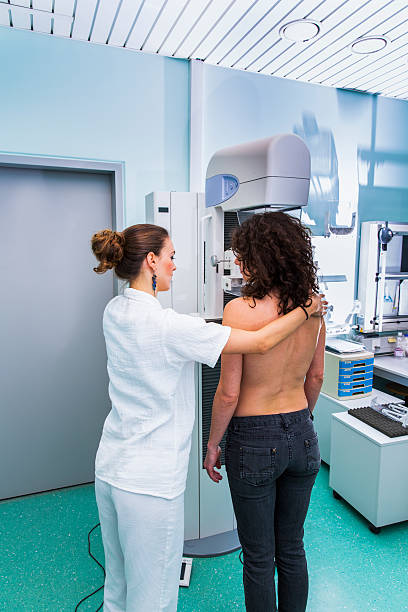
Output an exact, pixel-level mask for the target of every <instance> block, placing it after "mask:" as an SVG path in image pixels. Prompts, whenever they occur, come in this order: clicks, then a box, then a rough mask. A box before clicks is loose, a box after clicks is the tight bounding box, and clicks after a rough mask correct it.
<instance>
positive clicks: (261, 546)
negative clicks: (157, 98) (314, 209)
mask: <svg viewBox="0 0 408 612" xmlns="http://www.w3.org/2000/svg"><path fill="white" fill-rule="evenodd" d="M232 249H233V251H234V253H235V255H236V263H237V264H238V265H239V266H240V269H241V272H242V275H243V277H244V280H245V282H246V284H245V286H244V288H243V296H244V297H242V298H238V299H235V300H233V301H232V302H229V303H228V304H227V306H226V307H225V310H224V319H223V323H224V324H225V325H231V326H233V327H237V326H239V327H241V328H242V329H247V330H256V329H259V328H260V327H262V326H263V325H265V324H266V323H267V322H269V321H272V320H273V319H276V318H277V317H279V316H281V315H283V314H285V313H286V312H288V311H290V310H291V309H292V308H295V307H296V306H298V305H301V304H304V303H306V302H307V299H308V296H309V295H310V294H311V293H313V292H316V291H317V281H316V268H315V265H314V263H313V257H312V246H311V240H310V235H309V233H308V230H307V229H306V228H305V227H303V226H302V224H301V223H300V221H298V220H297V219H295V218H293V217H291V216H289V215H286V214H284V213H281V212H275V213H273V212H272V213H264V214H254V215H253V216H252V217H250V218H249V219H248V220H247V221H245V222H244V223H243V224H242V225H241V226H240V227H239V228H237V229H236V230H235V232H234V234H233V238H232ZM324 346H325V328H324V322H323V321H322V319H321V318H320V317H310V318H309V319H308V320H307V321H305V323H304V324H303V325H302V326H301V327H299V328H298V329H297V330H296V331H295V332H294V333H293V334H292V335H291V336H289V337H288V338H287V339H286V340H283V341H282V342H281V343H280V344H278V345H277V346H276V347H275V348H273V349H272V350H270V351H268V352H267V353H265V354H263V355H232V354H231V355H223V356H222V361H221V377H220V382H219V385H218V388H217V392H216V394H215V397H214V404H213V413H212V423H211V432H210V438H209V441H208V451H207V456H206V459H205V463H204V467H205V468H206V469H207V472H208V475H209V476H210V478H211V479H212V480H214V482H218V481H219V480H221V478H222V476H221V474H220V473H219V472H218V471H217V470H216V469H214V468H215V467H217V468H220V467H221V466H220V460H219V456H220V447H219V443H220V440H221V439H222V436H223V435H224V433H225V430H226V428H227V427H228V434H227V446H226V469H227V475H228V481H229V486H230V489H231V496H232V501H233V506H234V511H235V516H236V519H237V526H238V534H239V539H240V542H241V546H242V550H243V553H244V555H243V557H244V570H243V581H244V591H245V604H246V610H247V611H248V612H270V611H276V610H277V603H276V594H275V580H274V575H275V563H276V567H277V574H278V607H279V612H304V610H305V609H306V602H307V596H308V573H307V564H306V557H305V551H304V547H303V524H304V521H305V518H306V513H307V510H308V506H309V501H310V494H311V491H312V487H313V484H314V482H315V479H316V475H317V472H318V471H319V467H320V454H319V447H318V442H317V437H316V433H315V431H314V428H313V423H312V419H311V414H312V412H313V408H314V406H315V404H316V401H317V398H318V395H319V392H320V388H321V385H322V381H323V367H324Z"/></svg>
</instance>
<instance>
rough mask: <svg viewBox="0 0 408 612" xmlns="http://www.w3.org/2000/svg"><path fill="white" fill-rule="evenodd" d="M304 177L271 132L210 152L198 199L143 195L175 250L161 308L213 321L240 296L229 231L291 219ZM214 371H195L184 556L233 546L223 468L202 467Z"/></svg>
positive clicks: (298, 157) (292, 153)
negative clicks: (260, 218) (283, 215)
mask: <svg viewBox="0 0 408 612" xmlns="http://www.w3.org/2000/svg"><path fill="white" fill-rule="evenodd" d="M309 179H310V155H309V151H308V149H307V147H306V145H305V144H304V142H303V140H302V139H301V138H299V137H298V136H296V135H293V134H279V135H276V136H273V137H271V138H266V139H263V140H259V141H255V142H251V143H246V144H243V145H239V146H236V147H229V148H227V149H223V150H221V151H218V152H217V153H215V155H213V157H212V158H211V160H210V162H209V164H208V169H207V176H206V192H205V194H202V193H186V192H185V193H177V192H153V193H150V194H149V195H147V196H146V220H147V222H150V223H155V224H157V225H161V226H163V227H165V228H166V229H168V231H169V233H170V234H171V237H172V240H173V243H174V245H175V249H176V265H177V271H176V274H175V275H174V280H173V283H172V288H171V290H170V291H169V292H168V293H167V294H160V295H159V299H160V301H161V303H162V305H163V306H164V307H172V308H174V309H175V310H177V311H178V312H184V313H190V314H192V313H195V314H198V315H199V316H202V317H204V318H205V319H206V320H211V321H216V322H219V323H221V320H222V313H223V308H224V305H225V304H226V303H227V302H228V301H229V300H230V299H233V298H234V297H236V296H237V295H240V285H241V282H242V277H241V274H240V272H239V268H238V267H237V266H236V265H235V264H234V263H233V261H234V256H233V253H232V251H231V249H230V240H231V234H232V231H233V229H234V228H235V227H237V226H238V225H239V223H240V222H242V220H244V219H245V218H246V217H247V216H248V215H250V214H254V213H256V212H264V211H265V210H283V211H286V212H290V213H292V212H293V214H296V212H295V211H296V210H297V211H299V210H300V209H301V208H302V207H303V206H306V205H307V200H308V193H309ZM219 373H220V362H218V364H217V365H216V367H215V368H213V369H211V368H208V367H207V366H205V365H197V367H196V420H195V426H194V430H193V439H192V448H191V455H190V465H189V472H188V478H187V489H186V494H185V540H186V542H185V548H184V552H185V554H187V555H190V556H194V555H195V556H206V555H214V554H222V553H224V552H228V551H230V550H233V549H234V548H238V547H239V541H238V537H237V534H236V529H235V528H236V523H235V517H234V512H233V509H232V503H231V498H230V494H229V489H228V483H227V478H226V474H225V469H224V467H223V468H222V469H221V472H222V473H223V476H224V478H223V480H222V481H221V482H220V483H218V484H215V483H214V482H212V481H211V480H210V479H209V478H208V475H207V472H206V471H205V470H204V468H203V461H204V457H205V452H206V445H207V441H208V436H209V430H210V423H211V408H212V401H213V397H214V394H215V391H216V388H217V385H218V380H219ZM221 447H222V450H223V451H224V445H223V443H222V444H221ZM222 463H223V455H222Z"/></svg>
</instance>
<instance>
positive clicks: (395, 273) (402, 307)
mask: <svg viewBox="0 0 408 612" xmlns="http://www.w3.org/2000/svg"><path fill="white" fill-rule="evenodd" d="M358 299H359V300H360V301H361V305H362V309H361V315H360V316H359V317H358V325H359V331H360V332H362V333H373V332H376V333H381V332H390V331H396V330H398V331H403V330H405V329H408V223H392V222H388V221H367V222H364V223H362V224H361V241H360V265H359V280H358Z"/></svg>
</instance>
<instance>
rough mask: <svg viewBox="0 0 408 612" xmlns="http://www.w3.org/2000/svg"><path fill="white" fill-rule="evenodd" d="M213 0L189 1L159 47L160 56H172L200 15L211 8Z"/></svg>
mask: <svg viewBox="0 0 408 612" xmlns="http://www.w3.org/2000/svg"><path fill="white" fill-rule="evenodd" d="M212 2H213V0H189V2H188V3H187V5H186V6H185V8H184V9H183V14H182V16H181V18H180V19H177V22H175V23H174V24H172V26H171V28H170V29H169V34H168V36H167V37H166V39H165V42H163V43H162V45H161V46H160V55H169V56H173V55H174V54H175V52H176V51H177V49H178V48H179V46H180V45H181V44H183V41H184V40H185V39H186V37H187V36H188V35H189V33H190V30H191V29H192V28H193V27H194V26H195V24H196V23H197V21H199V19H200V17H201V15H202V14H203V13H205V11H206V10H207V9H208V8H209V7H210V6H211V4H212Z"/></svg>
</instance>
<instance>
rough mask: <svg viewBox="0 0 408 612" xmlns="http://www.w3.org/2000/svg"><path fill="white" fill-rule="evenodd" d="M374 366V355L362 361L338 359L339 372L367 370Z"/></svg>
mask: <svg viewBox="0 0 408 612" xmlns="http://www.w3.org/2000/svg"><path fill="white" fill-rule="evenodd" d="M373 367H374V357H372V358H371V359H363V360H362V361H339V372H341V373H344V372H352V371H354V370H368V369H371V370H372V369H373Z"/></svg>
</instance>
